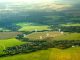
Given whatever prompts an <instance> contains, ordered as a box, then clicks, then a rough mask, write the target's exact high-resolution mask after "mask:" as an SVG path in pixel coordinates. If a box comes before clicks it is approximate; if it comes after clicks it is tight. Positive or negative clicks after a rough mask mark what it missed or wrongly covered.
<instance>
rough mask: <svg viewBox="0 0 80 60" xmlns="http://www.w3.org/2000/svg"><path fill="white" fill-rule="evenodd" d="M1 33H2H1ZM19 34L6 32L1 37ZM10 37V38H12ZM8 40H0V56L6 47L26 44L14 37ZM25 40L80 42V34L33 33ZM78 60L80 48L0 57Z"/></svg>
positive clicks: (25, 59)
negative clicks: (48, 39)
mask: <svg viewBox="0 0 80 60" xmlns="http://www.w3.org/2000/svg"><path fill="white" fill-rule="evenodd" d="M2 33H3V32H2ZM19 33H21V32H15V34H13V32H7V33H6V34H5V33H3V34H1V36H3V35H4V36H7V35H8V34H9V35H8V36H9V37H10V35H11V34H12V35H13V36H15V35H16V34H19ZM12 35H11V36H12ZM13 36H12V37H11V38H10V39H0V54H4V52H3V51H2V50H4V49H6V48H7V47H12V46H16V45H21V44H24V43H26V42H22V41H20V40H18V39H15V38H14V37H13ZM26 38H29V39H31V40H38V39H46V38H50V39H52V40H80V33H68V32H56V31H55V32H54V31H46V32H34V33H31V34H29V35H26ZM79 59H80V47H71V48H68V49H63V50H62V49H57V48H49V49H47V50H39V51H36V52H31V53H25V54H18V55H14V56H8V57H0V60H79Z"/></svg>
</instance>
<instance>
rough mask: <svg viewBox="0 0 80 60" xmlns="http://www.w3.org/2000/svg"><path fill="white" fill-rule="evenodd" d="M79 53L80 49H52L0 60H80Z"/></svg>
mask: <svg viewBox="0 0 80 60" xmlns="http://www.w3.org/2000/svg"><path fill="white" fill-rule="evenodd" d="M79 53H80V47H74V48H69V49H66V50H60V49H56V48H51V49H48V50H41V51H37V52H33V53H29V54H22V55H21V54H20V55H15V56H9V57H5V58H4V57H3V58H0V60H79V59H80V54H79Z"/></svg>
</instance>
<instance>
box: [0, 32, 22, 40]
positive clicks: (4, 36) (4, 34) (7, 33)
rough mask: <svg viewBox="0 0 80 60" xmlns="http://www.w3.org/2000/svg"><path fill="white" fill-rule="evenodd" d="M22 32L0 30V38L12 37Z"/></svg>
mask: <svg viewBox="0 0 80 60" xmlns="http://www.w3.org/2000/svg"><path fill="white" fill-rule="evenodd" d="M18 34H21V32H0V39H10V38H14V37H16V36H17V35H18Z"/></svg>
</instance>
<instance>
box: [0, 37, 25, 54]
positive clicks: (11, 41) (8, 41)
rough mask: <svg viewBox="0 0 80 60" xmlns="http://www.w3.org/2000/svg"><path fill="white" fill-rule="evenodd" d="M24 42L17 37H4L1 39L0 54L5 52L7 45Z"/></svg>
mask: <svg viewBox="0 0 80 60" xmlns="http://www.w3.org/2000/svg"><path fill="white" fill-rule="evenodd" d="M23 43H24V42H21V41H19V40H17V39H15V38H11V39H2V40H0V54H3V52H2V50H5V49H6V48H7V47H12V46H16V45H20V44H23Z"/></svg>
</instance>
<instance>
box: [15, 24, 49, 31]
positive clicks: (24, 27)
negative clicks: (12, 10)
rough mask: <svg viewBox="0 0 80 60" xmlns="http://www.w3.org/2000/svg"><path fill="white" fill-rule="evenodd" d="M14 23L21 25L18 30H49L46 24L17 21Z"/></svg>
mask: <svg viewBox="0 0 80 60" xmlns="http://www.w3.org/2000/svg"><path fill="white" fill-rule="evenodd" d="M16 25H17V26H20V27H21V28H20V29H19V31H34V30H35V29H36V30H38V31H41V30H50V29H49V26H48V25H37V24H33V23H18V24H16Z"/></svg>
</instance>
